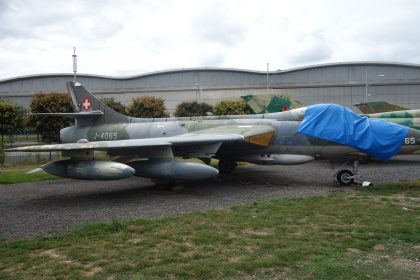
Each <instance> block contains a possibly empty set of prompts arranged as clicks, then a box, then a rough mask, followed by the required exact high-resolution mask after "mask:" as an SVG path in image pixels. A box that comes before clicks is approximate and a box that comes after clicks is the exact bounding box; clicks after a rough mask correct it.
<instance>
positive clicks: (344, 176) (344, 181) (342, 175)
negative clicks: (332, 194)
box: [337, 169, 354, 186]
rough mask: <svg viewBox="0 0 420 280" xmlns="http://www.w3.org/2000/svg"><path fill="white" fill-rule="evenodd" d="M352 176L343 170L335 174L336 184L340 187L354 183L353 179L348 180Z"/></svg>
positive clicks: (348, 171)
mask: <svg viewBox="0 0 420 280" xmlns="http://www.w3.org/2000/svg"><path fill="white" fill-rule="evenodd" d="M351 176H354V173H353V172H351V171H350V170H347V169H344V170H341V171H340V172H338V173H337V182H338V183H339V184H340V185H342V186H348V185H351V184H353V183H354V179H353V178H349V177H351Z"/></svg>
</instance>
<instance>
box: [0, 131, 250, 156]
mask: <svg viewBox="0 0 420 280" xmlns="http://www.w3.org/2000/svg"><path fill="white" fill-rule="evenodd" d="M243 141H244V138H243V136H241V135H235V134H232V135H211V136H207V135H206V136H204V135H188V134H182V135H180V136H173V137H159V138H146V139H128V140H114V141H95V142H86V143H65V144H51V145H38V146H26V147H19V148H12V149H7V150H6V151H9V152H56V151H72V150H73V151H76V150H97V151H109V150H133V149H142V148H148V147H163V146H172V145H196V144H211V143H218V142H243Z"/></svg>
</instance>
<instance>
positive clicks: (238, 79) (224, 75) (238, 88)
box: [0, 62, 420, 112]
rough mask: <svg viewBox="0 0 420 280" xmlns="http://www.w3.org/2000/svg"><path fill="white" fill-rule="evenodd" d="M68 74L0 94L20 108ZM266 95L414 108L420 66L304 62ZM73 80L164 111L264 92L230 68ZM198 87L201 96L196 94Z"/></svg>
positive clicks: (31, 79)
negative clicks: (158, 100) (159, 103)
mask: <svg viewBox="0 0 420 280" xmlns="http://www.w3.org/2000/svg"><path fill="white" fill-rule="evenodd" d="M72 78H73V76H72V75H71V74H53V75H37V76H28V77H20V78H14V79H8V80H3V81H0V98H3V99H8V100H11V101H13V102H15V103H18V104H20V105H24V106H26V105H27V104H28V103H29V101H30V99H31V96H32V95H33V94H35V93H37V92H40V91H43V92H50V91H66V89H65V83H66V82H67V81H69V80H72ZM268 80H269V90H268V92H269V93H271V92H272V93H281V94H286V95H289V96H291V97H292V98H293V99H296V100H299V101H301V102H302V103H305V104H314V103H339V104H342V105H345V106H348V107H352V109H355V107H354V106H352V105H354V104H356V103H361V102H364V100H365V98H366V84H367V85H368V100H369V101H388V102H391V103H396V104H399V105H402V106H405V107H408V108H413V109H414V108H420V66H419V65H411V64H397V63H379V62H354V63H336V64H325V65H318V66H308V67H302V68H297V69H291V70H286V71H280V72H270V75H269V79H268ZM78 81H79V82H81V83H82V84H84V85H85V86H86V87H87V88H88V89H89V90H91V91H92V92H94V93H95V94H97V95H101V96H109V95H114V96H115V98H116V99H117V100H120V101H121V102H123V103H129V102H130V101H131V99H132V98H133V97H137V96H143V95H155V96H160V97H163V98H164V99H165V100H166V106H167V108H168V109H169V111H170V112H174V110H175V107H176V105H177V104H179V103H180V102H183V101H193V100H196V98H199V100H200V101H201V102H208V103H210V104H215V103H216V102H218V101H220V100H222V99H229V98H238V97H239V96H241V95H246V94H263V93H267V89H266V87H267V75H266V73H265V72H258V71H245V70H235V69H206V68H203V69H181V70H173V71H162V72H156V73H150V74H145V75H139V76H135V77H125V78H114V77H102V76H93V75H79V76H78ZM196 84H199V85H200V88H201V94H198V93H199V91H198V87H197V86H196Z"/></svg>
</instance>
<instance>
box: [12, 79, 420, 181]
mask: <svg viewBox="0 0 420 280" xmlns="http://www.w3.org/2000/svg"><path fill="white" fill-rule="evenodd" d="M67 88H68V91H69V93H70V96H71V99H72V103H73V107H74V110H75V113H50V114H48V113H46V114H43V115H52V116H57V115H60V116H67V117H73V118H75V119H76V124H75V125H74V126H71V127H67V128H64V129H62V130H61V132H60V138H61V141H62V144H51V145H41V146H27V147H21V148H14V149H9V150H8V151H27V152H36V151H61V154H62V156H63V157H64V158H65V159H63V160H58V161H52V162H49V163H46V164H44V165H42V166H41V167H40V168H41V169H43V170H45V171H46V172H48V173H51V174H54V175H58V176H61V177H68V178H75V179H85V180H112V179H122V178H126V177H130V176H133V175H135V176H140V177H146V178H151V179H152V180H153V181H154V182H156V183H157V184H171V183H173V182H175V181H184V180H195V179H206V178H211V177H215V176H217V175H218V173H219V172H220V173H229V172H231V171H232V170H233V169H234V168H235V167H236V162H237V161H245V162H250V163H256V164H270V165H275V164H278V165H296V164H304V163H307V162H310V161H313V160H329V161H350V163H353V169H352V170H349V169H344V168H343V169H341V170H338V171H337V172H336V173H335V175H334V176H335V177H336V180H337V181H338V182H339V183H340V184H343V185H348V184H351V183H352V182H353V181H354V180H355V179H358V178H359V174H358V168H359V164H358V163H359V160H360V159H363V158H365V157H367V156H373V157H376V158H379V159H384V160H387V159H389V158H391V157H392V156H394V155H396V154H398V153H400V154H402V153H403V154H408V153H413V152H414V151H416V150H419V149H420V131H417V130H415V129H411V128H408V127H405V126H401V125H398V124H394V123H390V122H387V121H383V120H375V119H369V118H367V117H361V116H358V115H356V114H354V113H353V112H352V111H351V110H349V109H346V108H344V107H342V106H339V105H335V104H320V105H312V106H308V107H303V108H299V109H295V110H290V111H287V112H278V113H267V114H256V115H238V116H206V117H192V118H158V119H143V118H133V117H128V116H125V115H122V114H119V113H117V112H115V111H113V110H112V109H111V108H109V107H107V106H106V105H105V104H104V103H102V102H100V101H99V100H98V99H96V98H95V97H94V96H93V95H92V94H91V93H89V92H88V91H87V90H86V89H85V88H84V87H83V86H82V85H81V84H80V83H77V82H69V83H67ZM94 151H105V152H107V153H108V154H109V155H110V156H111V158H113V159H112V160H109V161H108V160H96V159H95V155H94ZM175 157H181V158H200V159H203V161H206V160H208V159H210V158H217V159H219V165H218V167H219V168H218V170H217V169H216V168H213V167H211V166H209V165H206V164H200V163H192V162H186V161H183V160H177V159H175ZM343 166H344V165H343Z"/></svg>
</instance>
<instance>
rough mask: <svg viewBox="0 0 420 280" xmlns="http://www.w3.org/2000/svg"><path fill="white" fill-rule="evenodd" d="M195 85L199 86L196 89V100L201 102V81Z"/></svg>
mask: <svg viewBox="0 0 420 280" xmlns="http://www.w3.org/2000/svg"><path fill="white" fill-rule="evenodd" d="M195 86H196V88H197V89H196V91H195V100H196V102H197V103H199V102H200V94H201V87H200V84H199V83H197V84H195Z"/></svg>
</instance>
